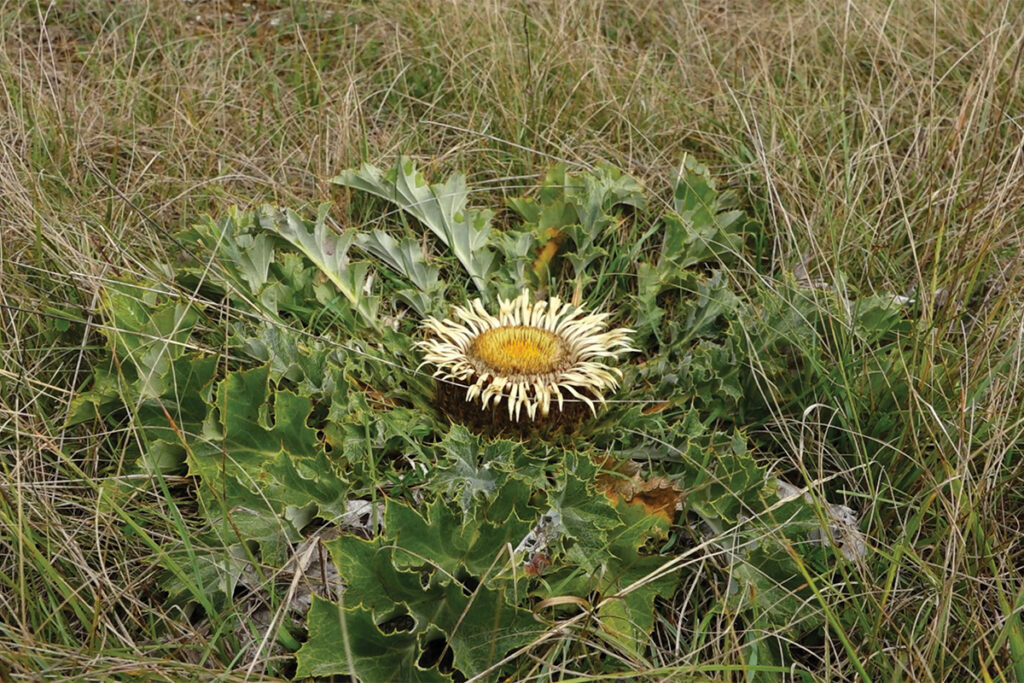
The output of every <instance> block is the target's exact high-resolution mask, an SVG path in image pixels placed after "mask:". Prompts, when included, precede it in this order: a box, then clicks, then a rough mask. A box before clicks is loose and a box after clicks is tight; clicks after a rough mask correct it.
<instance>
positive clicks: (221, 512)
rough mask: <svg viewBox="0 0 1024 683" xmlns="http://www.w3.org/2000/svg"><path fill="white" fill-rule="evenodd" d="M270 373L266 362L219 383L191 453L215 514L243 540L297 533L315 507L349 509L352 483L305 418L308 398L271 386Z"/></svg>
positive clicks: (327, 513)
mask: <svg viewBox="0 0 1024 683" xmlns="http://www.w3.org/2000/svg"><path fill="white" fill-rule="evenodd" d="M269 374H270V368H269V366H266V365H264V366H260V367H257V368H253V369H251V370H241V371H237V372H234V373H231V374H229V375H228V376H227V377H226V378H224V379H223V380H222V381H221V382H220V383H219V384H218V385H217V390H216V399H215V403H214V407H216V410H215V411H211V414H210V415H209V416H208V418H207V420H206V424H205V425H204V428H203V439H202V440H200V441H197V442H196V443H195V444H193V446H192V448H191V452H190V454H189V457H188V464H189V471H190V473H191V474H195V475H199V476H200V477H201V489H200V492H201V496H202V498H203V501H204V504H205V505H206V508H207V510H208V514H209V517H210V519H211V520H213V521H214V522H215V524H219V525H220V526H221V532H222V536H224V535H226V536H225V537H230V538H237V537H238V536H240V538H239V539H238V540H261V541H266V542H270V541H274V540H279V539H287V540H297V538H298V532H299V531H301V529H302V528H303V527H304V526H305V525H306V524H307V523H308V522H309V520H310V519H311V517H312V516H313V515H314V514H320V515H321V516H323V517H324V518H325V519H327V520H328V521H336V520H337V519H339V518H340V517H341V515H342V513H343V512H344V499H345V494H346V492H347V490H348V485H347V484H346V482H345V481H344V479H342V478H341V476H339V474H338V473H337V472H336V471H335V468H334V465H333V463H332V461H331V460H330V459H328V457H327V455H326V454H325V453H324V448H323V446H322V445H321V444H320V443H319V442H318V441H317V438H316V434H315V432H314V430H313V429H312V428H310V427H309V426H308V425H307V424H306V421H307V419H308V418H309V416H310V413H311V411H312V403H311V401H310V399H309V398H307V397H305V396H299V395H297V394H294V393H292V392H290V391H286V390H277V391H273V392H272V391H271V386H270V382H269ZM271 398H272V399H273V400H271ZM235 532H238V533H235Z"/></svg>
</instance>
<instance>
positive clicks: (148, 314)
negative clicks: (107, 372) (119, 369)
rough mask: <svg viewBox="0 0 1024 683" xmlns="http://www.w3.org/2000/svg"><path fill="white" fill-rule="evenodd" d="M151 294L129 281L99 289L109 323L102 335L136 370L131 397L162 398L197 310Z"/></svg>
mask: <svg viewBox="0 0 1024 683" xmlns="http://www.w3.org/2000/svg"><path fill="white" fill-rule="evenodd" d="M157 297H158V295H156V294H155V293H153V292H151V291H148V290H147V289H143V288H140V287H138V286H134V285H131V284H129V283H121V282H110V283H108V285H107V287H106V288H104V290H103V304H104V312H105V313H106V315H107V319H108V321H109V326H108V327H106V328H104V333H105V334H106V336H107V339H108V340H109V341H110V345H111V346H112V347H113V351H114V353H115V354H116V355H117V357H118V358H119V359H121V361H122V362H127V363H130V365H131V368H132V369H133V370H134V371H135V376H134V377H133V378H131V379H133V380H134V381H135V386H134V387H133V392H132V393H133V394H134V397H136V398H137V399H143V398H153V397H157V396H161V395H163V394H165V393H166V392H167V391H168V388H169V386H168V384H167V382H166V380H167V376H168V373H169V371H170V369H171V363H172V362H173V361H174V359H176V358H180V357H181V356H182V355H184V354H185V353H186V351H187V350H188V347H189V339H190V338H191V336H192V328H193V327H195V325H196V323H197V322H198V321H199V318H200V313H199V310H198V309H197V308H196V307H195V306H193V305H192V304H190V303H180V302H176V301H168V302H166V303H157Z"/></svg>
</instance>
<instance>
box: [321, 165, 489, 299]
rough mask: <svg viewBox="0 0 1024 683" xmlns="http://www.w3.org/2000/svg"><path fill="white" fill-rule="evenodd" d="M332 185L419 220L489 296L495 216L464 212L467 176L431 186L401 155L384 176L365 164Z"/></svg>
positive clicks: (458, 176)
mask: <svg viewBox="0 0 1024 683" xmlns="http://www.w3.org/2000/svg"><path fill="white" fill-rule="evenodd" d="M331 182H332V183H335V184H338V185H342V186H344V187H351V188H352V189H354V190H362V191H363V192H369V193H370V194H373V195H376V196H378V197H380V198H382V199H385V200H387V201H389V202H392V203H393V204H395V206H397V207H398V208H399V209H401V210H403V211H405V212H406V213H408V214H409V215H410V216H412V217H413V218H415V219H416V220H418V221H419V222H420V223H422V224H423V225H424V226H426V227H427V228H428V229H429V230H430V231H431V232H433V233H434V234H435V235H436V236H437V238H438V239H440V240H441V243H442V244H444V245H445V246H446V247H448V248H449V249H451V250H452V253H453V254H454V255H455V258H457V259H458V260H459V262H460V263H461V264H462V266H463V268H465V269H466V272H467V273H469V276H470V277H471V278H472V280H473V284H474V285H475V286H476V288H477V290H479V292H480V294H481V295H482V296H483V297H484V298H485V299H488V298H489V292H490V283H489V280H490V274H491V271H492V270H493V268H494V267H495V265H496V264H495V260H494V256H495V255H494V252H493V251H491V249H490V243H489V235H490V231H491V218H492V217H493V216H494V213H493V212H492V211H489V210H475V209H467V208H466V204H467V201H468V198H469V193H468V191H467V188H466V178H465V176H463V175H461V174H458V173H456V174H453V175H452V176H451V177H450V178H448V180H447V181H446V182H444V183H442V184H437V185H430V184H428V183H427V181H426V179H425V178H424V177H423V174H422V173H420V172H419V171H418V170H417V169H416V164H415V163H414V162H413V161H412V159H409V158H407V157H400V158H399V159H398V161H397V163H396V164H395V166H394V168H392V169H391V170H390V171H389V172H387V173H385V174H382V173H381V171H380V169H378V168H377V167H376V166H373V165H371V164H363V166H362V167H361V168H359V169H358V170H356V169H348V170H346V171H343V172H342V173H341V174H340V175H338V176H336V177H334V178H332V179H331Z"/></svg>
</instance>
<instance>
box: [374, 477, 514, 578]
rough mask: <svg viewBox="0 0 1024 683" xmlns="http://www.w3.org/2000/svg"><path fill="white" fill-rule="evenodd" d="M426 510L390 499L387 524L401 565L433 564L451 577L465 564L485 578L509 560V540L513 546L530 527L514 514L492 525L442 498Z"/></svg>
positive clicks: (397, 559)
mask: <svg viewBox="0 0 1024 683" xmlns="http://www.w3.org/2000/svg"><path fill="white" fill-rule="evenodd" d="M503 493H504V492H503ZM510 493H512V492H510ZM421 509H422V510H423V513H424V514H422V515H421V514H420V513H419V512H417V511H416V510H413V509H412V508H411V507H409V506H407V505H401V504H399V503H394V502H392V501H388V506H387V515H386V528H387V529H388V530H389V534H388V535H389V536H390V538H391V540H392V542H393V544H394V546H395V549H394V558H395V560H394V561H395V566H396V567H399V568H412V567H420V566H423V565H425V564H429V565H430V566H432V567H435V568H437V569H439V570H441V571H443V572H446V573H448V574H452V575H454V574H457V573H458V571H459V568H460V567H464V568H465V569H467V570H468V571H469V572H471V573H473V574H474V575H476V576H483V575H485V574H487V573H488V572H493V571H494V570H495V568H501V567H503V566H507V565H508V564H509V562H510V560H509V558H508V553H507V546H508V544H509V543H511V544H512V546H513V547H514V546H515V545H516V543H518V542H519V540H520V539H521V538H522V537H523V536H525V535H526V534H527V533H528V532H529V531H530V526H531V525H530V523H529V522H524V521H523V520H520V519H517V518H515V517H509V518H508V519H504V520H498V521H497V523H491V522H484V521H480V520H478V519H476V518H473V517H463V515H461V514H459V515H456V514H454V513H453V512H452V510H451V509H450V508H449V507H448V505H447V504H446V503H444V502H443V501H441V500H440V499H438V500H435V501H434V502H432V503H428V504H427V505H425V506H423V507H422V508H421Z"/></svg>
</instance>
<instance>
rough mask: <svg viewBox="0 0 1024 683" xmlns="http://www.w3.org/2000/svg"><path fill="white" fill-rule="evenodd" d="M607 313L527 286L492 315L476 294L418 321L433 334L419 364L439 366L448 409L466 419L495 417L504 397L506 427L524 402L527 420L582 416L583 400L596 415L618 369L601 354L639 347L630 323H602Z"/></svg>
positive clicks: (423, 343) (437, 374) (438, 375)
mask: <svg viewBox="0 0 1024 683" xmlns="http://www.w3.org/2000/svg"><path fill="white" fill-rule="evenodd" d="M608 316H609V314H608V313H586V312H585V311H583V310H582V309H580V308H577V307H576V306H573V305H572V304H569V303H567V302H563V301H561V300H560V299H559V298H558V297H552V298H550V299H548V300H541V301H533V299H532V297H531V294H530V292H529V291H528V290H524V291H523V293H522V294H520V295H519V296H518V297H517V298H515V299H508V300H506V299H501V298H500V297H499V299H498V314H497V315H492V314H491V313H489V312H488V311H487V309H486V308H484V305H483V303H482V302H481V301H480V299H475V300H473V301H472V302H471V303H470V305H469V306H468V307H462V306H455V307H454V308H453V315H452V318H445V319H444V320H438V319H437V318H434V317H429V318H426V319H425V320H424V321H423V323H422V326H423V328H424V329H425V330H426V331H427V333H428V334H429V335H431V336H430V338H428V339H425V340H423V341H420V342H417V346H419V347H420V348H422V349H423V350H424V362H423V364H424V365H426V364H430V365H434V366H435V367H436V370H435V372H434V377H435V378H436V379H438V380H439V382H438V400H439V403H440V404H441V407H442V409H444V410H445V411H446V412H449V413H451V414H454V415H457V416H461V417H464V418H468V421H469V422H471V423H474V422H476V423H479V422H481V420H480V419H474V418H483V420H482V421H483V422H484V423H486V422H487V418H488V417H489V416H490V417H491V418H492V419H491V423H492V424H493V423H494V421H495V420H494V419H493V418H495V417H497V415H495V413H496V412H497V411H498V410H499V406H500V405H501V404H502V403H503V402H504V409H505V410H507V411H508V425H510V426H511V425H512V424H513V421H514V422H515V423H519V420H520V417H521V415H522V412H523V409H524V408H525V412H526V416H527V418H529V420H530V421H531V422H545V421H562V420H564V421H568V422H572V421H574V420H575V419H577V418H579V417H582V415H583V410H582V409H581V408H580V406H581V405H582V404H585V405H586V406H587V407H588V408H590V411H591V413H592V414H594V415H596V414H597V406H596V403H603V402H604V393H605V392H606V391H613V390H615V389H616V388H617V387H618V386H619V382H620V380H621V379H622V372H621V371H620V370H619V369H618V368H616V367H614V366H611V365H606V364H605V363H604V362H602V360H603V359H612V360H615V359H617V358H618V357H619V356H620V355H621V354H623V353H627V352H635V351H637V349H635V348H633V347H632V346H631V345H630V341H631V336H630V335H631V334H632V333H633V330H631V329H629V328H624V327H619V328H614V329H611V330H609V329H607V325H606V323H605V321H606V319H607V318H608ZM463 389H464V390H465V394H464V397H461V400H459V397H458V396H457V394H460V393H461V392H462V390H463ZM475 401H479V404H478V405H476V404H475V403H474V402H475ZM460 403H461V404H462V406H461V409H460V405H459V404H460ZM466 404H470V405H466ZM553 404H554V405H557V411H558V412H557V414H555V413H553V412H552V405H553ZM488 406H490V407H491V413H490V415H489V414H488V412H487V409H488ZM474 411H475V412H476V413H477V414H476V415H473V412H474Z"/></svg>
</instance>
